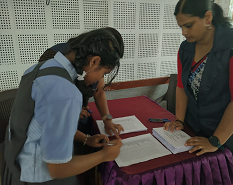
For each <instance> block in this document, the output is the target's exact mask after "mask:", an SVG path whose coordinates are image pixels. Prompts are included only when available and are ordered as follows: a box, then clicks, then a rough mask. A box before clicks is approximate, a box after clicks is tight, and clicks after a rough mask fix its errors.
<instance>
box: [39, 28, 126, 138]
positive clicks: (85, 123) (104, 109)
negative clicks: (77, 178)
mask: <svg viewBox="0 0 233 185" xmlns="http://www.w3.org/2000/svg"><path fill="white" fill-rule="evenodd" d="M101 29H103V30H107V31H109V32H111V33H112V34H113V35H114V36H115V38H116V39H117V41H118V42H119V46H120V50H119V52H120V57H121V58H122V57H123V54H124V43H123V40H122V37H121V35H120V33H119V32H118V31H117V30H116V29H114V28H111V27H106V28H101ZM82 35H85V33H83V34H82ZM78 38H82V37H78ZM73 40H74V38H70V39H69V40H68V42H66V43H60V44H57V45H54V46H53V47H51V48H49V49H47V50H46V51H45V52H44V53H43V54H42V55H41V57H40V59H39V62H42V61H45V60H49V59H51V58H53V57H54V55H55V54H56V53H57V52H58V51H59V52H61V53H65V52H66V51H67V50H68V49H69V47H70V46H69V43H71V42H72V41H73ZM76 86H77V87H78V88H79V90H80V91H81V93H82V94H83V108H82V111H81V113H80V119H79V124H78V129H79V130H80V131H82V132H84V133H86V134H90V132H91V131H90V127H91V125H90V124H91V123H92V121H91V120H90V119H89V116H90V112H89V111H88V110H89V107H88V106H87V105H88V100H89V98H90V97H92V96H94V100H95V103H96V106H97V108H98V110H99V112H100V115H101V117H102V118H103V122H104V126H105V130H106V132H107V133H108V134H109V135H112V134H113V133H114V134H115V136H116V137H119V134H120V132H121V131H124V128H123V127H122V126H121V125H120V124H114V123H113V122H112V118H111V115H110V114H109V109H108V104H107V100H106V95H105V91H104V87H105V82H104V78H101V79H100V80H99V81H98V82H96V83H94V84H92V85H90V86H86V85H85V84H84V83H80V82H79V83H76Z"/></svg>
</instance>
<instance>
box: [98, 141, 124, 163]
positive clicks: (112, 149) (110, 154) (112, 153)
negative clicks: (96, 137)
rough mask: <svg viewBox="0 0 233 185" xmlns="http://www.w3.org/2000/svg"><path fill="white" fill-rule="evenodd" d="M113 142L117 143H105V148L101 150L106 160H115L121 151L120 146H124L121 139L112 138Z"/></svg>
mask: <svg viewBox="0 0 233 185" xmlns="http://www.w3.org/2000/svg"><path fill="white" fill-rule="evenodd" d="M111 142H113V143H115V145H112V146H109V145H104V147H103V149H102V150H101V152H102V154H103V157H104V161H113V160H115V159H116V158H117V156H118V155H119V153H120V148H121V146H122V142H121V139H116V140H112V141H111Z"/></svg>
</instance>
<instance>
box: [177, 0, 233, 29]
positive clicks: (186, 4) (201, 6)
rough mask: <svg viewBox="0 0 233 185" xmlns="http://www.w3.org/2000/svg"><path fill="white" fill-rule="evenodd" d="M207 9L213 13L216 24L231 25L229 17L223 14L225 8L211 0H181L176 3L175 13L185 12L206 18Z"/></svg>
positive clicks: (213, 21)
mask: <svg viewBox="0 0 233 185" xmlns="http://www.w3.org/2000/svg"><path fill="white" fill-rule="evenodd" d="M207 11H211V12H212V14H213V20H212V23H213V25H214V26H217V25H218V24H220V25H222V26H223V27H231V23H230V21H229V18H227V17H224V15H223V9H222V8H221V7H220V6H219V5H218V4H217V3H214V2H212V1H211V0H179V2H178V3H177V4H176V7H175V12H174V15H175V16H176V15H177V14H178V13H183V14H187V15H190V16H197V17H199V18H204V17H205V13H206V12H207Z"/></svg>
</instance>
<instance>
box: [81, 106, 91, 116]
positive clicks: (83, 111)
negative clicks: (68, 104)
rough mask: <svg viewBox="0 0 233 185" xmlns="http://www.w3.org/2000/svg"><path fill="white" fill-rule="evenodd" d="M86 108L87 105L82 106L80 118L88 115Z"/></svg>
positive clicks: (87, 108)
mask: <svg viewBox="0 0 233 185" xmlns="http://www.w3.org/2000/svg"><path fill="white" fill-rule="evenodd" d="M88 110H89V107H88V106H86V107H82V111H81V113H80V116H79V118H80V119H83V118H85V117H88V116H90V113H89V112H88Z"/></svg>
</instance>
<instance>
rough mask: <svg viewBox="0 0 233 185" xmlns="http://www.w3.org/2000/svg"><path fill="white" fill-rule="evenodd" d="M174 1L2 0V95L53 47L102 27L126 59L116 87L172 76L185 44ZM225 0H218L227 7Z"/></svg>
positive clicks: (15, 85)
mask: <svg viewBox="0 0 233 185" xmlns="http://www.w3.org/2000/svg"><path fill="white" fill-rule="evenodd" d="M177 1H178V0H143V1H142V0H117V1H116V0H50V3H49V5H46V1H45V0H1V1H0V11H1V16H0V21H1V24H0V30H1V32H0V42H1V44H0V52H1V58H0V91H3V90H7V89H12V88H17V87H18V84H19V81H20V78H21V76H22V74H23V72H24V71H25V69H27V68H28V67H30V66H31V65H33V64H35V63H37V60H38V58H39V56H40V55H41V54H42V53H43V52H44V51H45V50H46V49H47V48H48V47H51V46H53V45H54V44H57V43H60V42H66V41H67V40H68V39H69V38H70V37H74V36H77V35H78V34H80V33H82V32H84V31H87V30H91V29H95V28H100V27H106V26H111V27H114V28H116V29H117V30H118V31H119V32H120V33H121V34H122V36H123V39H124V42H125V55H124V57H123V59H122V60H121V67H120V71H119V75H118V77H117V78H116V79H115V82H122V81H132V80H139V79H148V78H157V77H164V76H168V75H169V74H171V73H176V72H177V68H176V54H177V51H178V48H179V45H180V43H181V42H182V41H183V40H184V38H183V36H182V35H181V30H180V28H179V27H178V26H177V24H176V21H175V17H174V16H173V12H174V7H175V4H176V3H177ZM227 2H228V7H229V0H219V3H220V4H221V3H222V4H223V5H224V9H226V7H227V6H225V5H226V4H227Z"/></svg>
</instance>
